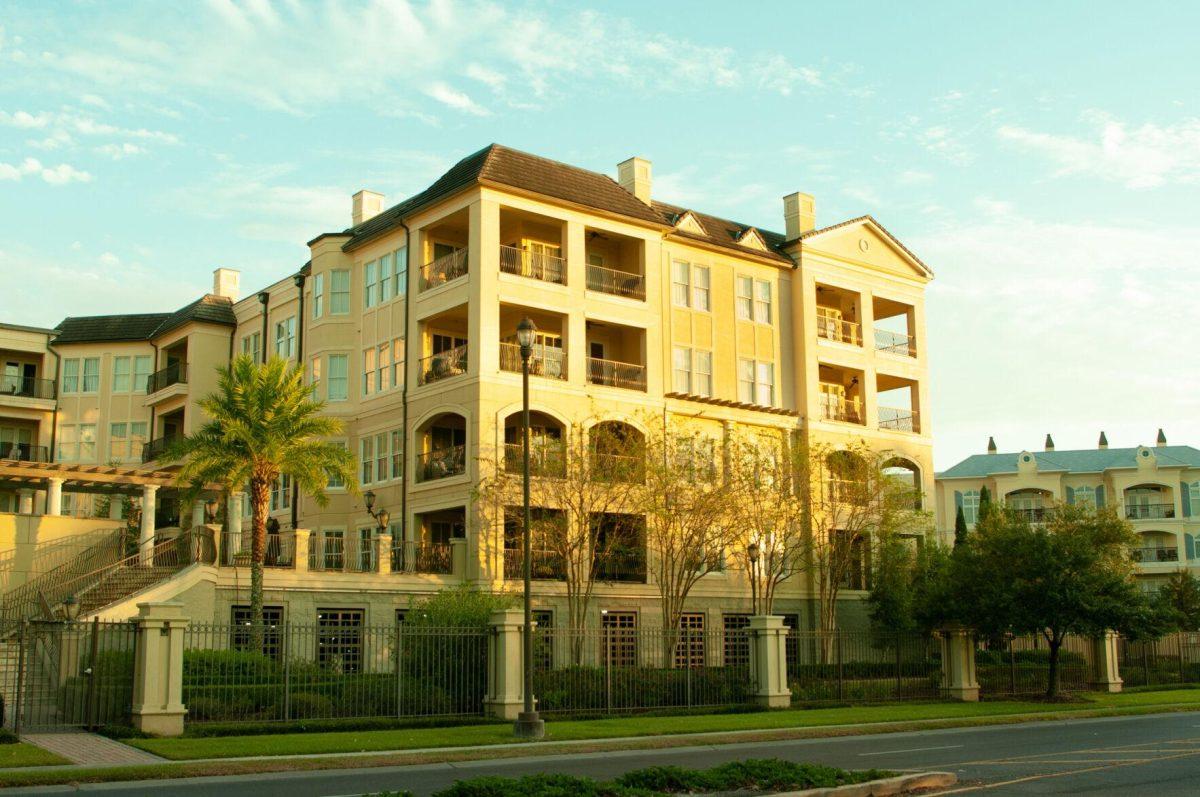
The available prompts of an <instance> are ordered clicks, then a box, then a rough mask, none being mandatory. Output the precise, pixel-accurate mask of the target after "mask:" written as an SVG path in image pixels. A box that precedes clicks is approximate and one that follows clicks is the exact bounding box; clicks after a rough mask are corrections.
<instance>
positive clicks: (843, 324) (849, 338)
mask: <svg viewBox="0 0 1200 797" xmlns="http://www.w3.org/2000/svg"><path fill="white" fill-rule="evenodd" d="M817 337H818V338H824V339H825V340H832V341H834V342H835V343H849V344H851V345H853V346H860V345H862V329H861V326H860V325H859V324H858V322H857V321H845V320H843V319H841V318H837V317H836V316H829V315H820V314H818V315H817Z"/></svg>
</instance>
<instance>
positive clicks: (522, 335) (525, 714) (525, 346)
mask: <svg viewBox="0 0 1200 797" xmlns="http://www.w3.org/2000/svg"><path fill="white" fill-rule="evenodd" d="M535 332H537V327H536V326H535V325H534V323H533V321H532V320H530V319H529V318H528V317H526V318H522V319H521V323H519V324H517V343H519V344H520V346H521V461H522V467H521V486H522V503H523V508H524V510H525V519H524V526H525V528H524V535H523V536H524V542H523V543H522V548H523V550H524V552H525V562H524V567H523V568H522V571H523V576H524V582H525V584H524V587H525V627H524V631H523V635H522V640H521V641H522V643H523V644H522V648H523V650H524V655H523V656H522V658H523V659H524V666H523V669H524V676H525V688H524V689H523V690H522V691H523V692H524V693H525V705H524V707H523V710H522V711H521V713H520V714H519V715H518V716H517V721H516V722H515V723H514V724H513V734H515V735H516V736H518V737H520V738H522V739H540V738H542V736H544V735H545V733H546V723H545V722H544V721H543V720H542V718H541V717H539V716H538V713H537V710H536V709H534V707H533V608H532V605H531V602H530V582H531V580H532V575H531V572H532V571H531V563H530V560H531V559H532V552H531V550H530V547H531V546H530V541H529V536H530V535H529V526H530V525H531V520H530V509H529V357H530V356H531V355H532V354H533V336H534V333H535Z"/></svg>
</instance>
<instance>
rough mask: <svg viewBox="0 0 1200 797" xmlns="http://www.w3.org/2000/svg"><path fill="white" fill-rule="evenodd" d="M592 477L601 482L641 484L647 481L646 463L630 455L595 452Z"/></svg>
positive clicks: (593, 454)
mask: <svg viewBox="0 0 1200 797" xmlns="http://www.w3.org/2000/svg"><path fill="white" fill-rule="evenodd" d="M591 465H592V466H591V470H592V472H591V477H592V478H593V479H595V480H596V481H600V482H624V483H627V484H641V483H642V482H643V481H645V479H646V463H645V462H644V461H643V460H642V458H641V457H636V456H633V455H630V454H612V453H609V452H606V451H593V452H592V463H591Z"/></svg>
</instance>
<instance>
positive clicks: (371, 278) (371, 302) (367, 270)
mask: <svg viewBox="0 0 1200 797" xmlns="http://www.w3.org/2000/svg"><path fill="white" fill-rule="evenodd" d="M378 271H379V261H378V260H372V261H371V262H370V263H364V264H363V309H364V310H369V309H371V308H372V307H374V306H375V304H376V301H375V284H376V280H377V279H378V277H377V276H376V274H377V273H378Z"/></svg>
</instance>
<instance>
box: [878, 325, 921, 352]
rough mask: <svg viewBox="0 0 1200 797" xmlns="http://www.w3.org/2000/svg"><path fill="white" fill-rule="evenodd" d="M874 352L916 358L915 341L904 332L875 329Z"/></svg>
mask: <svg viewBox="0 0 1200 797" xmlns="http://www.w3.org/2000/svg"><path fill="white" fill-rule="evenodd" d="M875 351H883V352H888V353H889V354H899V355H901V356H902V357H916V356H917V339H916V338H915V337H913V336H912V335H909V334H906V333H904V332H893V331H891V330H890V329H877V330H875Z"/></svg>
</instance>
